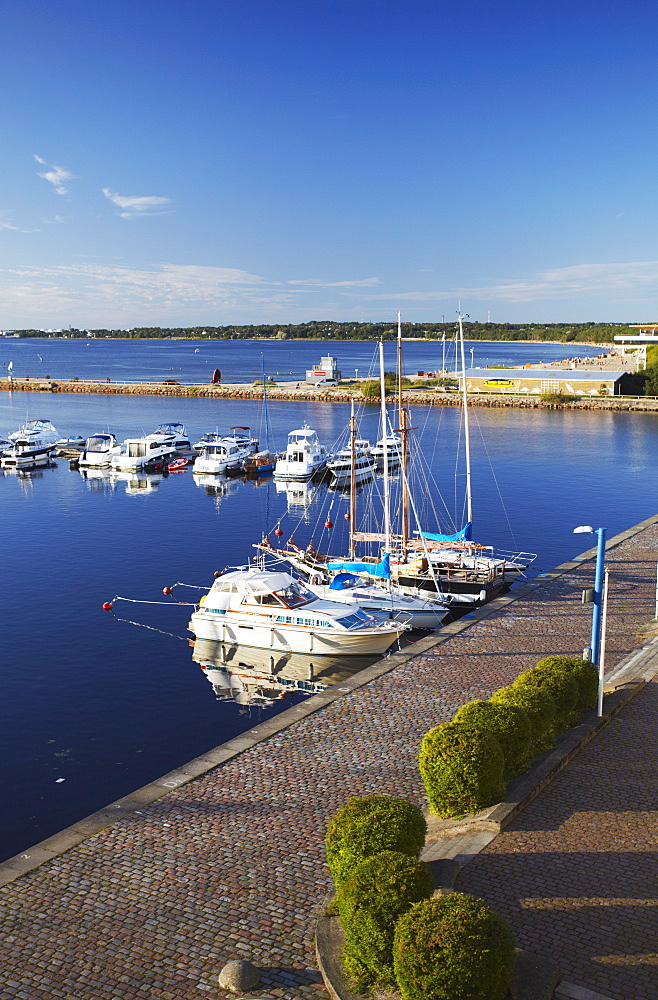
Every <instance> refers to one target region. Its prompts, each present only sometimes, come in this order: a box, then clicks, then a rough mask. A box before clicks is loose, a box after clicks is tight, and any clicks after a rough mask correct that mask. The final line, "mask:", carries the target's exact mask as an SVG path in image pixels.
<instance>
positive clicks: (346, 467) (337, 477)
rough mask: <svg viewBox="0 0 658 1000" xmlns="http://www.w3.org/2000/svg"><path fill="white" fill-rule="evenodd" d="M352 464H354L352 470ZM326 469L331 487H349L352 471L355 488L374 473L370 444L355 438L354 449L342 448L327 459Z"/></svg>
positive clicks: (373, 460)
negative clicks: (329, 475) (329, 474)
mask: <svg viewBox="0 0 658 1000" xmlns="http://www.w3.org/2000/svg"><path fill="white" fill-rule="evenodd" d="M352 456H354V458H353V459H352ZM352 462H353V463H354V469H353V470H352ZM327 469H328V471H329V472H330V473H331V485H332V486H347V485H349V484H350V483H351V482H352V471H354V484H355V485H356V486H358V484H359V483H362V482H363V481H364V480H365V479H370V478H371V477H372V475H373V473H374V471H375V459H374V457H373V455H371V453H370V442H369V441H364V440H363V439H362V438H357V439H356V441H355V442H354V449H352V448H344V449H343V450H342V451H339V452H338V453H337V454H336V455H334V456H333V458H330V459H329V461H328V462H327Z"/></svg>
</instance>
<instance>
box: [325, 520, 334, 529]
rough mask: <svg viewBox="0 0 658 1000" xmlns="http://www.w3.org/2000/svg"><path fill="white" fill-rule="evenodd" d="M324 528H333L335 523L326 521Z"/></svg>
mask: <svg viewBox="0 0 658 1000" xmlns="http://www.w3.org/2000/svg"><path fill="white" fill-rule="evenodd" d="M324 526H325V528H333V526H334V522H333V521H325V522H324Z"/></svg>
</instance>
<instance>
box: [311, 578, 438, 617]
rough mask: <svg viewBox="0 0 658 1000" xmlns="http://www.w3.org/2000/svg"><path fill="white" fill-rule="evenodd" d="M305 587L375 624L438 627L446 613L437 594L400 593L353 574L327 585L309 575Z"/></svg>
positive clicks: (394, 588)
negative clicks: (359, 612) (351, 607)
mask: <svg viewBox="0 0 658 1000" xmlns="http://www.w3.org/2000/svg"><path fill="white" fill-rule="evenodd" d="M306 586H307V587H308V589H309V590H310V591H312V592H313V593H314V594H315V595H316V597H319V598H321V599H322V600H325V601H338V602H339V603H341V604H343V603H344V604H352V605H357V606H358V607H359V608H361V609H362V610H363V611H365V612H366V613H367V614H369V615H372V616H373V618H376V619H377V621H397V622H405V623H406V624H408V625H410V626H411V628H417V629H435V628H438V627H439V625H440V624H441V622H442V621H443V620H444V618H445V617H446V615H447V614H448V611H449V602H448V601H445V600H443V599H441V598H440V597H439V596H438V595H430V594H428V595H427V598H424V597H420V596H414V595H412V594H404V593H402V591H401V590H400V589H399V588H398V587H395V586H393V585H390V584H389V585H388V586H382V585H380V584H377V583H372V582H371V581H369V580H362V579H361V577H359V576H357V575H356V574H355V573H349V572H348V573H343V572H338V573H337V574H336V575H335V576H334V577H333V579H332V580H331V583H322V582H321V579H320V578H319V574H312V575H311V577H310V578H309V580H308V581H306Z"/></svg>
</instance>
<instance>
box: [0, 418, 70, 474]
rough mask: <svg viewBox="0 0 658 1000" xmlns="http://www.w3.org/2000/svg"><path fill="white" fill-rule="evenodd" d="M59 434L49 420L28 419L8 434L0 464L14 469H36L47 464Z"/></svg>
mask: <svg viewBox="0 0 658 1000" xmlns="http://www.w3.org/2000/svg"><path fill="white" fill-rule="evenodd" d="M58 439H59V434H58V433H57V431H56V430H55V428H54V427H53V425H52V424H51V422H50V420H28V421H26V423H25V424H24V425H23V426H22V427H21V428H19V430H17V431H14V432H13V433H12V434H10V435H9V447H8V448H5V449H4V451H3V452H2V455H0V465H2V466H3V467H5V468H14V469H36V468H38V467H39V466H41V465H48V463H49V462H50V459H51V456H52V453H53V452H54V451H55V448H56V447H57V441H58Z"/></svg>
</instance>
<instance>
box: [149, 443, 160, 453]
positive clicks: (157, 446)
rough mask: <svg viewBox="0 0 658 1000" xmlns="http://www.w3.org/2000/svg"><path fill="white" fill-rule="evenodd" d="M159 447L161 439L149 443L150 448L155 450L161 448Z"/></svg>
mask: <svg viewBox="0 0 658 1000" xmlns="http://www.w3.org/2000/svg"><path fill="white" fill-rule="evenodd" d="M159 447H160V442H159V441H151V443H150V445H149V448H150V449H151V451H153V449H154V448H159Z"/></svg>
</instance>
